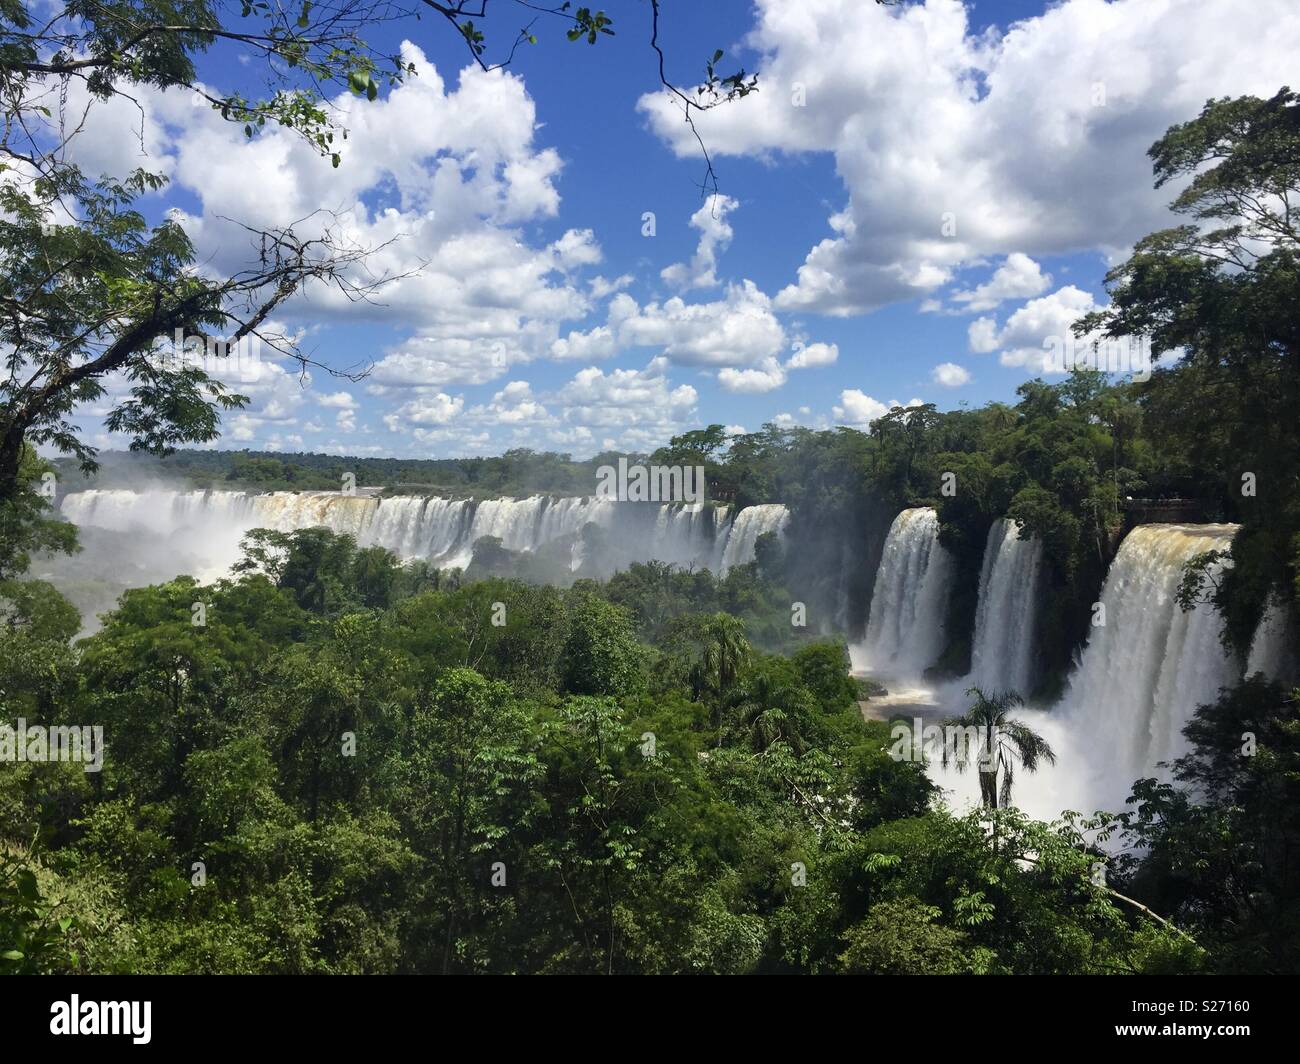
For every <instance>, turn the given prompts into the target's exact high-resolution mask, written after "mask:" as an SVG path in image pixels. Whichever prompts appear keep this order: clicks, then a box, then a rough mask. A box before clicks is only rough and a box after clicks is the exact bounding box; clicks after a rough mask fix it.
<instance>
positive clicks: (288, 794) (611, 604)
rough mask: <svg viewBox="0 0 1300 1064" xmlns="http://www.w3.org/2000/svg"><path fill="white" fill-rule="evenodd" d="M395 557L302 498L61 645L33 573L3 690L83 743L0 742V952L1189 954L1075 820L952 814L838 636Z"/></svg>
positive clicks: (972, 961)
mask: <svg viewBox="0 0 1300 1064" xmlns="http://www.w3.org/2000/svg"><path fill="white" fill-rule="evenodd" d="M418 570H419V567H415V566H408V567H405V568H403V567H402V566H400V565H399V564H398V563H397V561H396V559H394V558H392V557H391V556H388V555H385V554H383V552H374V551H371V550H364V549H358V548H357V547H356V546H355V544H354V543H353V542H352V541H351V540H350V539H349V538H348V537H346V536H336V535H333V534H331V533H329V532H326V531H324V530H323V529H308V530H304V531H301V532H296V533H292V534H287V535H285V534H277V533H258V534H256V535H254V536H252V537H250V539H249V541H248V551H247V561H246V565H245V567H244V571H243V572H242V573H241V574H240V575H239V576H238V577H237V578H234V579H230V580H226V581H223V582H221V583H219V584H217V585H214V586H207V587H203V586H199V585H197V584H196V583H195V582H194V581H193V580H191V579H189V578H181V579H178V580H175V581H173V582H171V583H169V584H166V585H161V586H156V587H150V588H142V589H138V590H133V591H130V592H128V593H127V594H126V595H124V596H123V598H122V602H121V605H120V608H119V609H118V610H117V611H116V612H114V613H113V614H111V615H110V616H108V617H107V618H105V623H104V626H103V628H102V629H101V630H100V631H99V632H98V633H96V634H95V635H94V636H92V637H90V638H88V639H85V640H83V641H82V642H81V643H80V644H78V646H77V647H76V649H75V651H74V650H73V649H72V648H70V647H69V646H68V644H67V639H68V636H69V634H70V628H69V624H68V617H67V611H66V609H65V610H63V611H60V610H58V609H57V608H55V607H54V605H53V604H52V603H51V602H50V601H49V597H50V593H49V592H48V590H47V591H45V592H36V591H32V592H30V593H27V594H26V597H25V598H23V599H22V603H23V605H22V607H21V609H15V611H14V616H15V617H18V615H19V614H20V613H21V615H22V619H21V620H19V621H15V622H14V624H13V625H12V627H11V628H10V630H9V633H8V638H6V640H5V642H4V651H3V655H4V659H5V660H4V662H3V666H4V674H5V676H6V683H5V685H4V689H3V692H2V693H0V701H2V702H3V707H2V710H0V712H2V714H3V716H4V717H6V718H9V719H13V718H16V717H19V716H21V717H24V718H25V719H26V720H28V721H29V722H33V723H35V722H40V723H82V722H93V723H95V724H98V725H101V726H102V727H103V728H104V730H105V737H106V743H107V755H106V760H105V764H104V767H103V770H102V772H100V773H85V772H83V771H81V768H80V766H78V765H75V764H16V765H15V764H9V765H5V766H4V768H3V771H0V824H2V825H3V837H2V838H0V853H3V854H4V858H3V860H4V863H3V864H0V877H3V878H0V933H3V934H4V935H5V936H6V939H5V941H4V942H2V943H0V948H3V949H4V950H6V951H12V952H13V953H14V954H15V956H14V957H12V958H11V959H10V960H9V961H7V962H3V961H0V963H7V964H8V965H9V966H10V967H13V968H18V969H23V970H42V971H67V970H77V971H122V970H128V971H139V972H380V971H458V972H473V971H497V972H753V971H804V972H835V971H933V972H946V971H970V972H998V971H1022V972H1053V971H1111V970H1140V969H1144V968H1147V967H1150V966H1151V965H1152V964H1154V963H1157V962H1158V963H1160V964H1164V963H1166V962H1167V959H1168V958H1169V957H1170V956H1175V957H1177V958H1178V966H1179V967H1188V966H1195V965H1196V964H1199V963H1200V962H1199V953H1198V951H1197V950H1195V949H1194V948H1191V947H1186V948H1184V947H1183V946H1182V945H1180V942H1181V939H1180V938H1179V937H1178V936H1177V935H1175V934H1174V933H1173V932H1170V931H1167V930H1164V929H1161V928H1159V926H1158V925H1154V924H1153V923H1152V922H1151V921H1149V920H1147V919H1145V918H1142V917H1140V916H1139V915H1138V914H1137V913H1136V912H1135V911H1128V912H1126V911H1123V910H1122V909H1121V908H1118V907H1117V906H1116V904H1115V902H1114V901H1113V900H1112V899H1111V897H1110V895H1109V893H1108V891H1107V890H1106V889H1105V888H1103V887H1099V886H1097V885H1096V884H1094V883H1093V882H1092V880H1091V879H1090V878H1089V875H1088V870H1089V868H1090V866H1091V862H1092V860H1093V859H1094V858H1093V855H1091V854H1090V852H1089V850H1088V848H1087V846H1086V845H1085V843H1084V841H1083V837H1082V836H1081V835H1080V834H1078V832H1077V831H1076V830H1075V829H1074V828H1071V827H1070V826H1068V825H1064V826H1062V827H1061V828H1059V829H1057V828H1048V827H1047V826H1045V825H1039V824H1032V823H1028V822H1026V821H1024V820H1023V819H1022V818H1020V817H1019V816H1018V815H1017V814H1015V813H1014V812H1009V811H1006V810H1002V811H995V812H992V813H988V814H985V815H991V816H997V817H999V818H1000V824H999V829H998V840H999V841H998V844H997V846H996V847H994V848H991V847H990V845H989V842H988V839H987V835H986V825H985V824H982V823H981V814H975V815H973V816H971V817H969V818H965V819H954V818H953V817H951V816H949V815H948V814H946V813H943V812H941V811H939V810H938V809H937V808H936V807H934V806H933V804H932V798H933V794H932V790H933V789H932V787H931V785H930V783H929V782H928V781H927V779H926V777H925V774H924V769H923V767H922V766H921V765H920V764H918V763H915V762H907V761H898V760H895V759H893V758H891V757H890V756H889V753H888V748H889V740H888V728H887V726H885V725H883V724H879V723H867V722H864V720H863V719H862V716H861V714H860V713H859V710H858V706H857V704H856V701H855V699H856V693H857V692H856V687H855V685H854V684H853V683H852V681H851V680H850V678H849V675H848V662H847V656H846V653H845V650H844V647H843V645H842V644H837V643H833V642H824V641H821V642H819V641H816V640H813V639H810V638H805V639H804V640H803V641H802V642H801V644H800V645H799V647H798V649H795V650H794V652H793V653H791V654H790V655H788V656H781V655H773V654H768V653H764V652H763V651H761V650H758V649H756V648H755V647H754V646H753V645H752V643H751V642H750V640H749V638H748V635H747V625H746V623H745V621H744V620H742V619H741V617H740V616H735V615H732V614H729V613H723V612H707V611H705V612H695V611H694V599H695V596H696V591H695V589H694V588H693V587H691V586H680V587H678V586H674V585H673V584H672V583H671V582H668V583H664V584H662V585H661V586H660V591H659V601H660V607H659V609H658V610H656V611H648V612H642V613H640V614H638V613H634V612H633V611H632V610H630V609H628V608H626V607H625V606H623V605H621V604H620V603H619V601H618V599H619V598H620V597H621V596H623V595H625V594H626V593H627V587H626V586H622V587H620V586H619V583H618V582H615V583H611V584H607V585H601V584H595V583H593V582H590V581H586V582H583V583H581V584H579V585H577V586H575V587H573V588H570V589H567V590H561V589H557V588H552V587H539V586H533V585H528V584H524V583H521V582H518V581H514V580H505V579H498V578H486V579H483V580H466V581H462V580H461V579H458V578H455V577H448V578H447V579H446V580H445V582H444V583H443V585H442V586H438V587H430V586H427V585H426V583H425V581H424V577H423V576H422V575H421V574H420V572H419V571H418ZM737 573H739V574H741V575H740V576H738V577H736V579H737V580H738V581H739V580H741V579H743V580H747V581H749V582H751V583H753V584H755V585H762V583H763V577H762V576H761V574H760V572H759V569H758V566H757V565H751V566H743V567H739V568H738V569H737ZM677 575H678V576H681V575H682V574H677ZM662 576H663V574H658V578H662ZM656 578H657V577H656V572H655V571H654V570H649V569H648V570H647V571H645V572H642V573H635V572H634V573H630V574H626V575H625V577H624V578H623V581H624V584H626V581H627V580H633V579H648V580H655V579H656ZM691 579H694V578H693V577H692V578H691ZM759 590H761V589H759ZM769 591H770V589H769ZM715 593H716V589H714V590H713V591H710V592H709V593H707V594H706V595H705V600H706V601H707V600H710V599H711V596H712V594H715ZM764 597H765V596H764V594H762V593H758V590H756V591H755V594H754V596H753V598H754V601H757V602H762V601H764ZM41 603H43V605H40V604H41ZM196 604H201V609H200V610H197V611H196ZM784 616H785V620H786V623H787V624H788V622H789V615H788V612H786V613H785V614H784ZM665 617H667V618H668V619H667V620H665ZM494 622H495V623H494ZM1020 853H1033V854H1036V855H1038V856H1037V860H1038V862H1039V863H1038V864H1036V865H1026V864H1024V863H1023V862H1017V861H1016V859H1015V858H1016V855H1017V854H1020ZM900 938H902V939H905V940H906V942H907V946H906V948H900V947H899V940H900ZM18 954H21V956H17V955H18Z"/></svg>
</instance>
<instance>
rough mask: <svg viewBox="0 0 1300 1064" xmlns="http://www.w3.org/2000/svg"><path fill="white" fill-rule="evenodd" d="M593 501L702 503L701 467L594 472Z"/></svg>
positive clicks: (621, 467) (621, 464) (622, 464)
mask: <svg viewBox="0 0 1300 1064" xmlns="http://www.w3.org/2000/svg"><path fill="white" fill-rule="evenodd" d="M596 498H598V499H609V500H612V501H616V502H703V501H704V467H703V466H661V465H652V466H643V465H634V466H629V465H628V464H627V459H626V458H620V459H619V460H618V467H617V468H615V467H614V466H608V465H603V466H601V467H600V468H599V469H597V470H596Z"/></svg>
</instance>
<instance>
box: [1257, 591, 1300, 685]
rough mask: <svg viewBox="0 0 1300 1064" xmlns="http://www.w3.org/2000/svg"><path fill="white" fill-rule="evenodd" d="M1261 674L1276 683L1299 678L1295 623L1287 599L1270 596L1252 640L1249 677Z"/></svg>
mask: <svg viewBox="0 0 1300 1064" xmlns="http://www.w3.org/2000/svg"><path fill="white" fill-rule="evenodd" d="M1257 672H1262V673H1263V674H1264V678H1265V679H1268V680H1273V681H1274V682H1276V683H1290V682H1292V681H1293V680H1294V679H1295V678H1296V631H1295V621H1294V619H1293V618H1292V616H1291V609H1290V607H1289V606H1288V605H1287V603H1286V600H1285V599H1283V598H1281V597H1279V596H1278V595H1277V594H1273V595H1270V596H1269V600H1268V605H1267V607H1265V609H1264V615H1263V616H1262V617H1261V618H1260V619H1259V626H1258V627H1257V628H1256V629H1255V635H1254V638H1253V639H1251V641H1250V654H1249V655H1248V656H1247V658H1246V675H1247V676H1254V675H1255V674H1256V673H1257Z"/></svg>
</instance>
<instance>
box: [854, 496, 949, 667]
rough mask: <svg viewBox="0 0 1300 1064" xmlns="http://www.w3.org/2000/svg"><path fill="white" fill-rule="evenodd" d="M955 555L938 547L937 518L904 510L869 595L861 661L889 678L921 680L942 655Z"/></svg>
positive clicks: (927, 511) (924, 511) (891, 532)
mask: <svg viewBox="0 0 1300 1064" xmlns="http://www.w3.org/2000/svg"><path fill="white" fill-rule="evenodd" d="M951 585H952V555H950V554H949V553H948V552H947V551H946V550H944V549H943V547H941V546H940V545H939V515H938V514H937V513H936V512H935V511H934V510H933V509H931V508H930V507H921V508H917V509H912V510H904V511H903V512H902V513H900V514H899V515H898V516H897V517H896V518H894V523H893V524H892V525H890V526H889V535H888V537H887V538H886V540H885V550H884V553H883V554H882V555H881V558H880V568H879V569H878V570H876V586H875V588H874V590H873V591H872V593H871V615H870V618H869V619H868V621H867V635H866V639H865V641H864V644H863V647H862V657H863V660H864V661H865V663H866V665H867V666H868V668H870V669H872V670H873V671H875V672H878V673H882V674H886V675H895V674H898V675H903V676H908V677H918V676H920V675H921V673H923V672H924V671H925V670H926V669H927V668H929V667H930V666H931V665H933V664H934V663H935V660H936V659H937V658H938V657H939V655H940V654H941V653H942V652H943V638H944V613H945V611H946V610H947V607H948V593H949V590H950V588H951Z"/></svg>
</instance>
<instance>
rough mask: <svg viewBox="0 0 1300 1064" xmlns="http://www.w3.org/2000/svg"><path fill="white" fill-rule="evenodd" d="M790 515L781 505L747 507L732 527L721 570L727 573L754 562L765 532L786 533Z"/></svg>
mask: <svg viewBox="0 0 1300 1064" xmlns="http://www.w3.org/2000/svg"><path fill="white" fill-rule="evenodd" d="M789 517H790V514H789V512H788V511H787V510H786V508H785V507H784V506H782V505H781V504H780V503H764V504H762V505H760V506H746V507H745V508H744V509H743V510H741V511H740V513H738V514H736V519H735V521H734V522H732V525H731V534H730V535H728V536H727V542H726V547H725V548H724V550H723V552H722V562H721V569H722V572H724V573H725V572H726V571H727V570H728V569H730V568H731V567H732V566H733V565H744V564H745V563H747V562H751V561H753V560H754V544H755V543H757V542H758V537H759V536H761V535H763V534H764V533H765V532H776V533H778V534H780V533H781V532H783V531H784V529H785V525H786V522H787V521H788V520H789Z"/></svg>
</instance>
